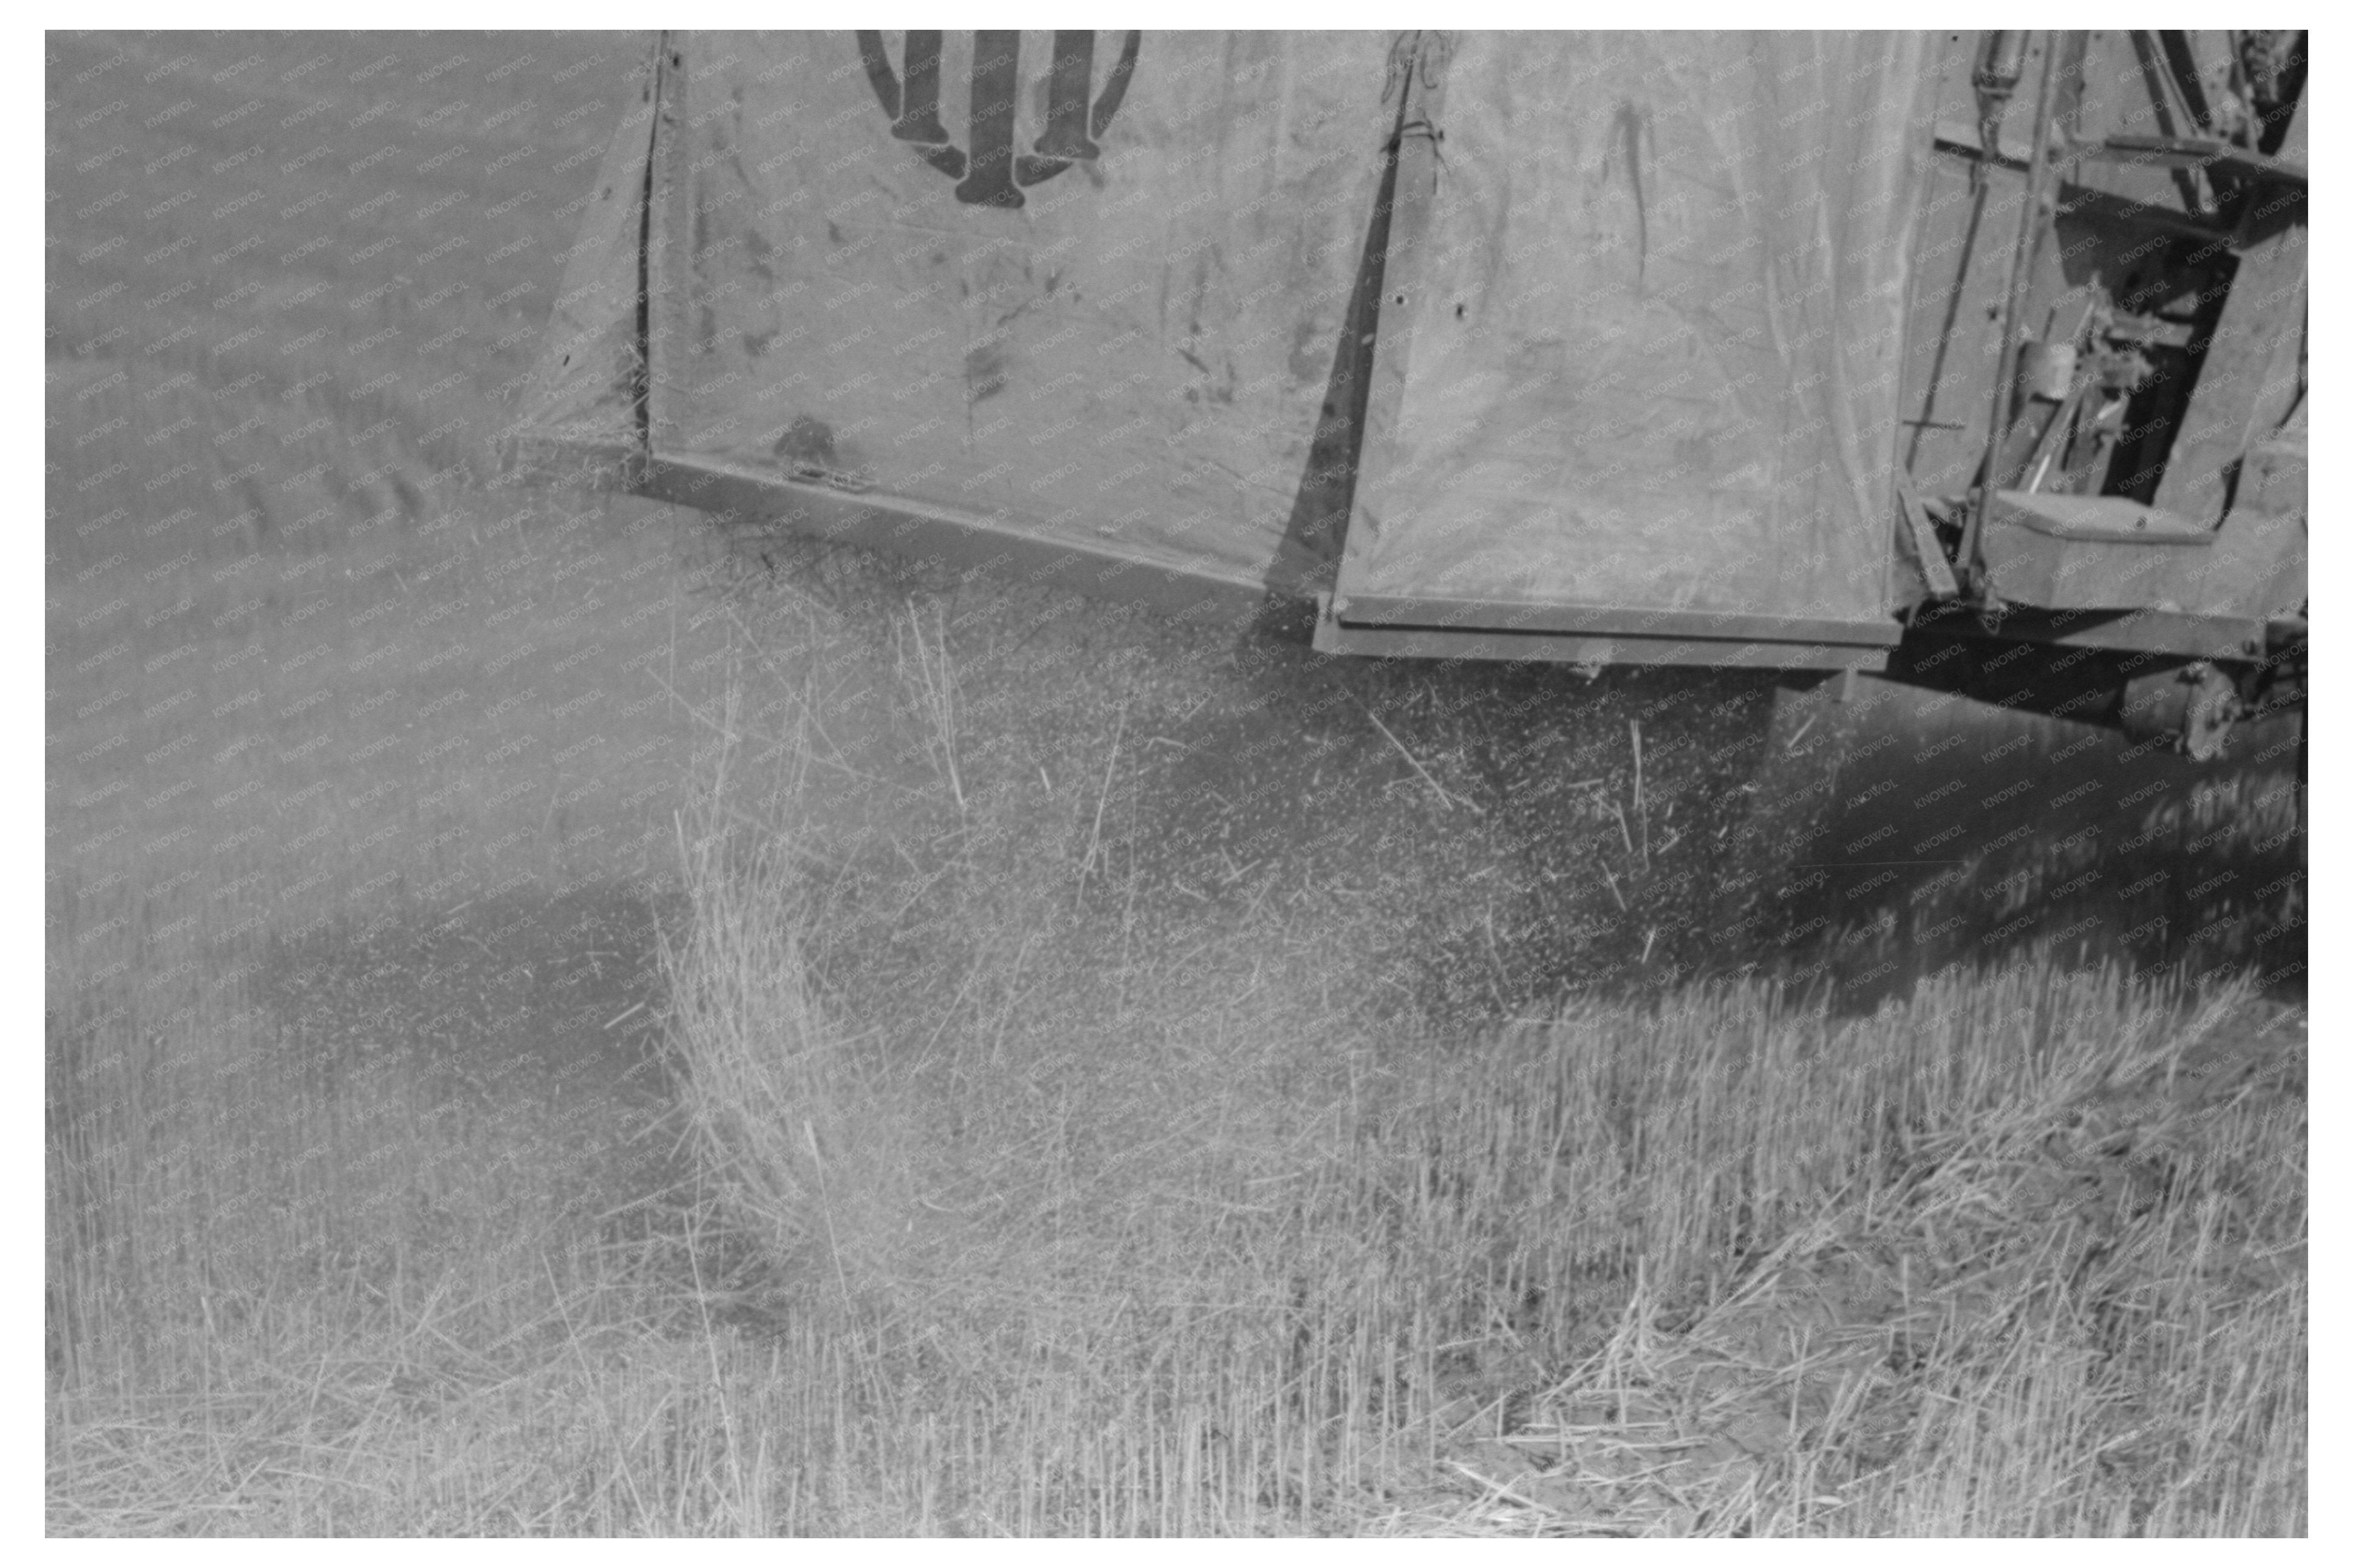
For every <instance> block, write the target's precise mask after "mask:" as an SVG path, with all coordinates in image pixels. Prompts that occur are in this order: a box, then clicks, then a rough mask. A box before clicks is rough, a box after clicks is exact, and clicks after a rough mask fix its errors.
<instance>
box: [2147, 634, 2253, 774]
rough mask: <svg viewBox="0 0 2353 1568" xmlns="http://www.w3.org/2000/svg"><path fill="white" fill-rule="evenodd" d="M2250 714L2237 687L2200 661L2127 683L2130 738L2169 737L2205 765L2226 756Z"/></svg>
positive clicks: (2196, 761)
mask: <svg viewBox="0 0 2353 1568" xmlns="http://www.w3.org/2000/svg"><path fill="white" fill-rule="evenodd" d="M2244 712H2245V705H2244V704H2243V703H2242V702H2241V701H2240V700H2239V688H2238V685H2237V683H2236V682H2234V681H2233V680H2232V679H2231V678H2230V677H2229V676H2228V675H2226V674H2224V673H2223V672H2222V670H2221V668H2220V667H2219V666H2216V665H2213V664H2210V663H2208V662H2206V661H2205V660H2203V659H2200V660H2198V661H2197V662H2195V663H2192V664H2185V665H2181V666H2179V667H2177V668H2172V669H2168V670H2162V671H2159V672H2158V673H2157V674H2155V675H2144V676H2141V677H2139V678H2137V679H2134V680H2130V681H2127V682H2126V685H2125V698H2124V707H2123V710H2122V713H2121V715H2120V716H2121V718H2122V720H2123V722H2124V729H2125V732H2126V734H2128V735H2134V736H2137V737H2140V738H2143V739H2151V738H2154V737H2156V736H2159V735H2166V736H2170V737H2171V738H2172V741H2173V743H2174V746H2175V749H2177V750H2178V751H2179V752H2183V753H2184V754H2185V755H2187V756H2188V757H2189V760H2190V761H2191V762H2194V763H2206V762H2211V761H2213V760H2214V759H2215V758H2216V757H2219V756H2221V754H2222V749H2223V747H2224V746H2225V745H2226V744H2227V743H2228V742H2229V741H2230V735H2231V726H2232V725H2233V724H2234V723H2236V722H2237V721H2239V719H2240V717H2241V716H2242V714H2243V713H2244Z"/></svg>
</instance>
